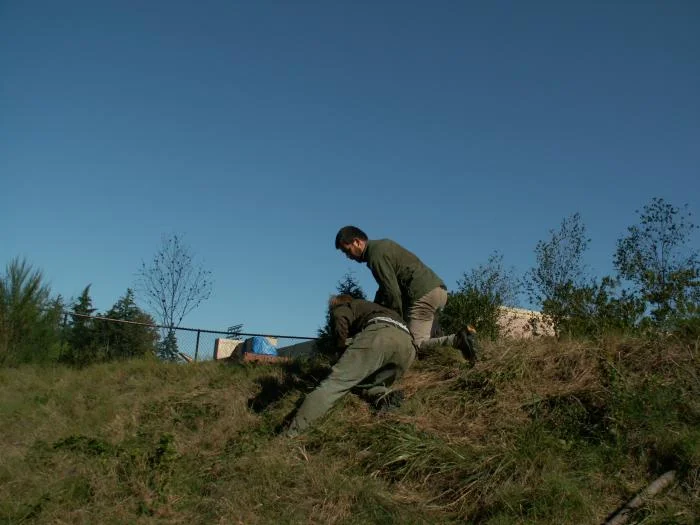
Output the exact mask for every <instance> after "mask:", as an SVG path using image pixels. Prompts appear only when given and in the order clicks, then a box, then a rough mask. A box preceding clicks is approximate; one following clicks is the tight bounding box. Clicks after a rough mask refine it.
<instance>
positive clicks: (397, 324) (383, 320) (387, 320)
mask: <svg viewBox="0 0 700 525" xmlns="http://www.w3.org/2000/svg"><path fill="white" fill-rule="evenodd" d="M374 323H386V324H391V325H394V326H395V327H396V328H398V329H399V330H403V331H404V332H406V333H407V334H410V333H411V331H410V330H409V329H408V327H407V326H406V325H405V324H403V323H400V322H399V321H396V320H395V319H392V318H391V317H372V319H370V320H369V321H367V326H369V325H371V324H374Z"/></svg>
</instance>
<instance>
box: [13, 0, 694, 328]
mask: <svg viewBox="0 0 700 525" xmlns="http://www.w3.org/2000/svg"><path fill="white" fill-rule="evenodd" d="M698 27H700V2H697V1H695V0H691V1H670V2H604V3H603V2H558V1H551V2H537V1H534V2H520V1H512V2H504V1H493V2H456V1H455V2H394V1H392V2H267V1H256V2H232V1H223V0H222V1H201V2H194V1H189V2H182V1H167V2H166V1H147V2H134V1H124V0H120V1H119V2H116V1H108V0H101V1H94V0H91V1H87V0H85V1H73V0H64V1H61V2H56V1H53V0H52V1H35V2H25V1H20V0H0V264H1V265H5V264H6V263H7V262H9V260H10V259H11V258H13V257H15V256H25V257H27V259H28V260H29V261H30V262H31V263H32V264H34V265H35V266H37V267H39V268H41V269H43V271H44V273H45V275H46V277H47V278H48V280H49V281H50V283H51V285H52V289H53V290H54V292H56V293H61V294H62V295H64V296H65V297H68V298H70V297H75V296H77V295H78V294H79V293H80V291H81V290H82V288H83V287H84V286H85V285H87V284H89V283H92V295H93V300H94V303H95V306H96V307H97V308H98V309H100V310H102V311H104V310H106V309H108V308H109V307H110V306H111V305H112V304H113V303H114V302H115V301H116V300H117V298H118V297H119V296H120V295H122V294H123V293H124V292H125V290H126V288H127V287H130V286H133V284H134V279H135V272H136V270H137V268H138V267H139V264H140V262H141V260H143V259H146V260H148V259H149V258H150V257H151V256H152V255H153V254H154V252H155V250H156V249H157V247H158V246H159V244H160V241H161V238H162V236H163V234H170V233H180V234H182V235H184V237H185V239H186V241H187V243H188V244H189V245H190V246H191V247H192V249H193V250H194V251H195V252H196V253H197V254H198V255H199V257H200V260H201V261H202V263H203V264H204V265H205V266H206V267H207V268H209V269H210V270H211V271H212V273H213V278H214V280H215V285H214V293H213V295H212V297H211V299H210V300H209V301H208V302H206V303H204V304H203V305H202V306H201V307H200V308H199V309H198V310H196V311H195V312H193V313H192V314H190V316H189V317H187V318H186V319H185V322H184V325H186V326H196V327H202V328H212V329H218V328H226V327H227V326H229V325H230V324H233V323H238V322H240V323H244V325H245V328H246V329H247V330H250V331H265V332H277V333H291V334H298V335H313V334H314V333H315V331H316V329H317V327H318V326H319V325H321V324H322V323H323V320H324V311H325V304H326V300H327V298H328V295H329V293H330V292H332V291H333V289H334V286H335V283H336V281H337V280H338V279H339V278H340V277H341V276H342V275H343V273H344V272H345V271H346V270H348V269H353V270H354V271H355V273H356V275H357V277H358V278H359V280H360V282H361V284H362V285H363V286H364V288H365V290H366V291H368V292H370V293H374V291H375V289H376V286H375V284H374V282H373V280H372V277H371V275H370V273H369V270H367V268H366V267H365V266H360V265H358V264H356V263H353V262H351V261H348V260H346V259H345V258H344V257H343V256H342V254H341V253H340V252H337V251H335V249H334V246H333V240H334V236H335V233H336V231H337V230H338V228H339V227H341V226H343V225H346V224H355V225H357V226H359V227H361V228H363V229H364V230H365V231H366V232H367V233H368V234H369V236H370V237H371V238H383V237H389V238H392V239H394V240H396V241H397V242H399V243H401V244H403V245H404V246H406V247H407V248H409V249H410V250H412V251H414V252H415V253H416V254H417V255H418V256H419V257H421V258H422V259H423V261H424V262H425V263H427V264H428V265H429V266H431V267H432V268H433V269H434V270H435V271H436V272H437V273H438V274H439V275H440V276H441V277H442V278H443V279H444V280H445V282H446V283H447V284H448V287H450V288H454V287H455V284H456V281H457V279H458V278H459V277H460V276H461V275H462V273H463V272H464V271H466V270H469V269H470V268H472V267H474V266H476V265H478V264H480V263H483V262H485V261H486V260H487V258H488V256H489V254H491V253H492V252H493V251H494V250H499V251H501V252H502V253H503V254H504V257H505V262H506V264H508V265H512V266H515V268H516V269H517V270H518V271H520V272H522V271H525V270H526V269H527V268H529V267H530V266H531V265H532V264H533V263H534V253H533V249H534V246H535V244H536V243H537V241H538V240H539V239H543V238H546V236H547V232H548V230H549V229H552V228H556V227H558V225H559V223H560V222H561V220H562V219H563V218H564V217H565V216H568V215H570V214H572V213H574V212H580V213H581V214H582V217H583V220H584V222H585V224H586V225H587V228H588V233H589V235H590V237H591V239H592V242H591V246H590V249H589V252H588V253H587V256H586V262H587V263H588V264H589V266H590V267H591V268H593V269H594V271H595V272H597V273H599V274H605V273H609V272H611V271H612V253H613V250H614V247H615V241H616V239H617V238H619V237H620V236H621V235H622V234H623V233H624V232H625V229H626V227H627V226H629V225H631V224H634V223H635V222H636V218H637V216H636V214H635V210H636V209H639V208H641V207H642V206H643V205H644V204H645V203H647V202H648V201H649V200H650V199H651V198H652V197H655V196H658V197H663V198H665V199H666V200H667V201H669V202H671V203H672V204H675V205H678V206H680V205H683V204H685V203H687V204H689V206H690V209H691V211H694V212H696V213H697V212H700V31H699V30H698ZM696 239H697V237H696Z"/></svg>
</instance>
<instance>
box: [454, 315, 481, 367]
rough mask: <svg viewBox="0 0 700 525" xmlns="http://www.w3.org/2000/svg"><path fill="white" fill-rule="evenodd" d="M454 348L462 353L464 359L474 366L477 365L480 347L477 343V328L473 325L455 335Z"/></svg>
mask: <svg viewBox="0 0 700 525" xmlns="http://www.w3.org/2000/svg"><path fill="white" fill-rule="evenodd" d="M453 345H454V347H455V348H456V349H457V350H459V351H460V352H462V356H463V357H464V359H466V360H467V361H469V362H470V363H471V364H472V365H474V363H476V360H477V358H478V355H477V353H478V347H477V343H476V328H474V327H473V326H472V325H470V324H469V325H467V326H466V327H465V328H464V329H462V330H460V331H459V332H457V333H456V334H455V340H454V343H453Z"/></svg>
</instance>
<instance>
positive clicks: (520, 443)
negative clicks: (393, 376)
mask: <svg viewBox="0 0 700 525" xmlns="http://www.w3.org/2000/svg"><path fill="white" fill-rule="evenodd" d="M699 358H700V353H699V352H698V346H697V343H695V344H686V343H680V342H674V341H666V342H664V343H662V344H661V343H652V342H649V341H645V340H622V339H614V340H612V339H611V340H608V341H604V342H602V343H599V344H594V343H576V342H570V343H558V342H556V341H554V340H542V341H531V342H499V343H492V344H489V343H486V344H485V358H484V360H483V361H481V362H479V363H478V364H477V365H476V367H474V368H472V369H469V368H467V367H465V366H464V364H463V363H462V362H461V360H460V359H461V358H459V357H457V356H456V354H455V353H453V352H452V350H451V349H445V351H444V352H443V353H442V354H440V355H436V356H434V357H432V358H430V359H428V360H425V361H421V362H417V363H416V364H415V365H414V368H413V369H412V370H411V371H410V372H409V374H408V375H407V376H406V377H405V378H404V380H403V381H402V383H401V385H402V387H403V389H404V391H405V393H406V401H405V402H404V404H403V406H402V407H401V408H400V409H398V410H396V411H394V412H391V413H386V414H374V413H372V411H371V410H370V409H369V408H368V407H367V405H366V404H365V403H363V402H362V401H361V400H359V399H358V398H356V397H354V396H352V395H351V396H347V397H346V398H345V400H344V401H343V402H341V403H340V404H339V405H338V406H337V407H336V408H335V409H334V410H333V411H332V412H331V413H330V415H329V416H328V417H327V418H326V419H325V420H323V421H322V422H321V424H320V425H318V426H317V427H316V428H314V429H313V430H312V431H310V432H308V433H307V434H305V435H303V436H302V437H300V438H297V439H293V440H292V439H287V438H285V437H283V436H280V435H277V434H276V428H277V427H278V426H279V425H280V423H282V422H283V419H284V417H285V416H286V415H287V414H288V413H289V411H290V410H291V409H292V408H293V407H294V405H295V403H296V402H297V401H298V400H299V399H300V397H301V396H302V394H303V392H305V391H308V390H309V389H310V388H312V387H313V384H314V382H315V381H316V380H317V379H318V378H319V377H322V375H323V373H324V370H325V367H324V366H323V365H321V364H319V363H313V362H307V363H294V364H291V365H286V366H272V367H271V366H255V365H224V364H221V363H213V362H209V363H199V364H191V365H171V364H163V363H157V362H149V361H131V362H123V363H112V364H106V365H99V366H94V367H91V368H88V369H85V370H81V371H78V370H71V369H66V368H55V369H46V368H35V367H25V368H18V369H4V370H0V426H1V427H2V433H0V459H1V461H0V487H1V490H0V522H2V523H156V522H162V523H189V524H192V523H246V524H255V523H339V524H340V523H342V524H352V523H357V524H364V523H402V524H403V523H456V522H463V521H464V520H467V521H468V522H474V523H493V524H496V523H503V524H505V523H552V524H554V523H556V524H560V523H601V522H603V521H604V520H605V519H606V517H607V516H608V515H609V514H610V513H611V512H612V511H614V510H615V509H616V508H617V507H618V506H620V505H621V504H623V503H624V502H625V501H627V500H629V499H630V498H631V497H632V496H633V495H634V494H635V493H636V492H637V491H639V490H640V489H642V488H643V487H645V486H646V485H647V484H648V483H649V482H651V481H652V480H653V479H654V478H656V477H658V476H659V475H661V474H662V473H663V472H666V471H668V470H669V469H675V471H676V473H677V478H678V480H677V482H676V483H674V484H673V485H672V486H671V487H670V488H669V489H668V490H667V491H665V492H663V493H662V494H660V495H658V496H657V497H656V498H654V499H653V500H651V501H650V502H648V503H647V504H646V505H644V506H643V507H642V508H641V509H639V510H638V511H636V512H635V514H634V515H633V516H632V518H633V520H632V521H633V522H634V521H637V522H638V521H640V520H642V519H644V523H693V522H695V519H697V517H698V516H700V363H699V361H698V360H699Z"/></svg>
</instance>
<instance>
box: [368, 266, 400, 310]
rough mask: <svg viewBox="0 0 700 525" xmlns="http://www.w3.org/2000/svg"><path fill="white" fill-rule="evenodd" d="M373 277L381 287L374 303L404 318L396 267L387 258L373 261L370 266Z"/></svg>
mask: <svg viewBox="0 0 700 525" xmlns="http://www.w3.org/2000/svg"><path fill="white" fill-rule="evenodd" d="M369 267H370V270H372V275H373V276H374V279H375V280H376V281H377V284H378V285H379V289H378V290H377V295H376V296H375V298H374V302H375V303H377V304H381V305H382V306H386V307H387V308H390V309H392V310H394V311H395V312H396V313H398V314H399V315H400V316H402V317H403V301H402V299H401V288H400V287H399V281H398V279H397V278H396V273H395V272H394V267H393V266H392V265H391V263H390V262H389V260H388V259H387V257H382V258H380V259H378V260H376V261H372V263H371V264H370V265H369Z"/></svg>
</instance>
